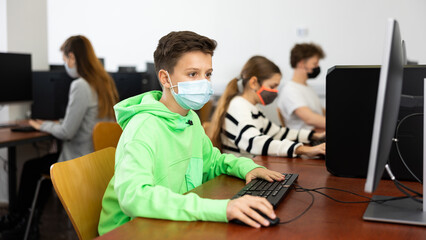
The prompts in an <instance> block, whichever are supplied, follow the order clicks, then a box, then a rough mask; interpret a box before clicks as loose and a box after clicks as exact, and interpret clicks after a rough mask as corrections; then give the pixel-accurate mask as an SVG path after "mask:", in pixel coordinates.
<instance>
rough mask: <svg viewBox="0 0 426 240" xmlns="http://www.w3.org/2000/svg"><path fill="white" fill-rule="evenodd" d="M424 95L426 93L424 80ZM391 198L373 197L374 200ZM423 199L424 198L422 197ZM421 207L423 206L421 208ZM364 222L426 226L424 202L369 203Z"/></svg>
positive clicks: (425, 135)
mask: <svg viewBox="0 0 426 240" xmlns="http://www.w3.org/2000/svg"><path fill="white" fill-rule="evenodd" d="M424 93H426V78H425V79H424ZM423 113H426V98H424V104H423ZM425 149H426V117H425V116H424V115H423V194H425V193H426V185H425V184H424V183H425V179H426V150H425ZM387 198H391V197H386V196H373V199H374V200H382V199H387ZM423 199H424V197H423ZM422 205H423V206H422ZM363 219H364V220H368V221H379V222H390V223H402V224H412V225H421V226H426V201H424V200H423V204H422V203H419V202H416V201H414V200H412V199H410V198H405V199H400V200H394V201H388V202H385V203H375V202H370V203H369V204H368V207H367V210H365V213H364V216H363Z"/></svg>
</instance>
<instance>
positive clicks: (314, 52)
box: [290, 43, 325, 68]
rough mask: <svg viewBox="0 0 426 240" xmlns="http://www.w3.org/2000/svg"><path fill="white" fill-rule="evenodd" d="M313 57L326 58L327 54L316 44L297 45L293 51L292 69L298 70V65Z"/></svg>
mask: <svg viewBox="0 0 426 240" xmlns="http://www.w3.org/2000/svg"><path fill="white" fill-rule="evenodd" d="M313 56H318V57H319V58H320V59H322V58H324V57H325V53H324V51H323V50H322V48H321V47H320V46H319V45H316V44H314V43H301V44H296V45H294V47H293V49H291V54H290V65H291V67H292V68H296V66H297V63H299V62H300V61H302V60H304V59H308V58H311V57H313Z"/></svg>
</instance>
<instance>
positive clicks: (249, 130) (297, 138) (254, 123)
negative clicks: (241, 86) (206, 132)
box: [221, 96, 314, 157]
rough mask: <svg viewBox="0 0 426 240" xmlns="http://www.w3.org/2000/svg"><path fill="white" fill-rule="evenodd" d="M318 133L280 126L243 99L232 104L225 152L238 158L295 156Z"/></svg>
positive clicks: (224, 129) (227, 118) (223, 136)
mask: <svg viewBox="0 0 426 240" xmlns="http://www.w3.org/2000/svg"><path fill="white" fill-rule="evenodd" d="M313 133H314V131H311V130H306V129H300V130H292V129H289V128H285V127H280V126H277V125H276V124H274V123H272V122H271V121H270V120H269V119H267V118H266V117H265V116H264V115H263V113H262V112H261V111H260V110H259V109H258V108H257V107H256V106H255V105H253V104H251V103H250V102H249V101H247V100H246V99H244V98H243V97H241V96H237V97H234V98H233V99H232V100H231V102H230V103H229V107H228V111H227V113H226V116H225V121H224V125H223V127H222V134H221V139H222V145H223V146H222V150H223V152H226V153H232V154H235V155H237V156H247V157H250V156H252V155H268V156H283V157H295V156H296V154H295V149H296V148H298V147H299V146H301V145H302V143H309V141H310V139H311V137H312V134H313Z"/></svg>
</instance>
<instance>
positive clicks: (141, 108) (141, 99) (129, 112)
mask: <svg viewBox="0 0 426 240" xmlns="http://www.w3.org/2000/svg"><path fill="white" fill-rule="evenodd" d="M161 96H162V92H161V91H150V92H146V93H143V94H140V95H137V96H134V97H130V98H127V99H125V100H123V101H121V102H119V103H117V104H116V105H115V106H114V111H115V117H116V119H117V123H118V124H119V125H120V126H121V128H122V129H123V130H124V129H125V128H126V126H127V124H128V123H129V121H130V120H131V119H132V118H133V117H134V116H135V115H137V114H140V113H147V114H151V115H154V116H156V117H158V118H160V119H162V120H163V121H164V122H165V123H166V124H167V125H168V126H169V127H170V128H171V129H175V130H184V129H185V128H187V127H188V126H190V125H192V121H193V120H194V116H195V115H196V113H195V112H194V111H193V110H190V111H189V112H188V114H187V115H186V116H181V115H180V114H178V113H175V112H172V111H170V110H169V109H168V108H167V107H166V106H165V105H164V104H163V103H161V102H160V101H159V100H160V99H161Z"/></svg>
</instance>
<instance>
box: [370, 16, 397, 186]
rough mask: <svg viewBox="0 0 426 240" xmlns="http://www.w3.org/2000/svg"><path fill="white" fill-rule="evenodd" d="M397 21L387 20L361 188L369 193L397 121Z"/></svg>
mask: <svg viewBox="0 0 426 240" xmlns="http://www.w3.org/2000/svg"><path fill="white" fill-rule="evenodd" d="M402 51H403V50H402V43H401V34H400V31H399V26H398V22H397V21H396V20H394V19H390V20H389V22H388V29H387V33H386V40H385V49H384V57H383V64H382V67H381V69H380V77H379V88H378V91H377V100H376V110H375V115H374V124H373V136H372V140H371V149H370V161H369V165H368V171H367V181H366V183H365V191H366V192H373V191H374V190H375V189H376V188H377V185H378V183H379V181H380V179H381V177H382V174H383V171H384V169H385V165H386V163H387V162H388V159H389V153H390V149H391V147H392V139H393V138H394V133H395V128H396V123H397V120H398V112H399V104H400V100H401V92H402V79H403V67H404V63H403V52H402Z"/></svg>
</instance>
